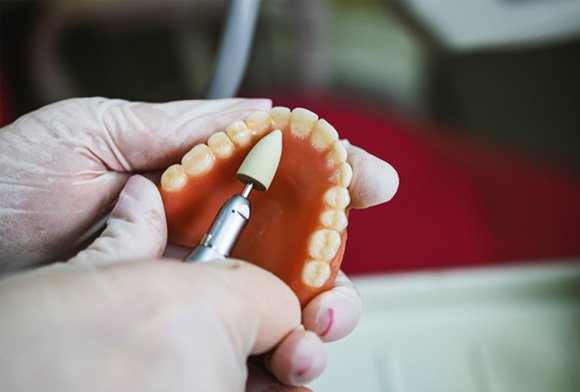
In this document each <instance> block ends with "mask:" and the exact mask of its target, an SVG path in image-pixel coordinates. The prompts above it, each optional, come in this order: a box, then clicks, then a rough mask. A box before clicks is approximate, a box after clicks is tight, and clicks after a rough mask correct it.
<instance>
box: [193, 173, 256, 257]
mask: <svg viewBox="0 0 580 392" xmlns="http://www.w3.org/2000/svg"><path fill="white" fill-rule="evenodd" d="M251 186H252V184H248V185H246V187H245V188H244V191H243V192H242V195H234V196H232V197H230V198H229V199H228V200H227V201H226V202H225V203H224V205H223V206H222V208H221V209H220V210H219V212H218V214H217V215H216V217H215V219H214V221H213V223H212V224H211V227H210V228H209V230H208V232H207V233H206V234H205V236H204V237H203V239H202V240H201V242H200V244H199V245H198V246H197V247H196V248H195V249H194V250H193V251H192V252H191V253H190V254H189V256H187V258H186V259H185V260H186V261H188V262H194V261H195V262H206V261H210V260H216V259H223V258H225V257H229V255H230V254H231V252H232V250H233V249H234V246H235V245H236V242H237V241H238V238H239V237H240V235H241V234H242V231H243V229H244V227H245V226H246V224H247V223H248V220H249V219H250V207H251V203H250V201H249V200H248V199H247V195H248V194H249V190H250V189H251ZM248 188H249V189H248ZM244 195H245V196H244Z"/></svg>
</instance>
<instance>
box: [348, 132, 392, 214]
mask: <svg viewBox="0 0 580 392" xmlns="http://www.w3.org/2000/svg"><path fill="white" fill-rule="evenodd" d="M343 143H344V145H345V147H346V150H347V152H348V163H350V165H351V166H352V171H353V179H352V183H351V185H350V195H351V206H352V207H353V208H367V207H372V206H375V205H377V204H381V203H385V202H387V201H389V200H391V199H392V198H393V196H395V193H396V192H397V189H398V188H399V175H398V174H397V172H396V171H395V169H394V168H393V167H392V166H391V165H389V164H388V163H387V162H385V161H383V160H381V159H379V158H377V157H375V156H374V155H371V154H369V153H368V152H366V151H365V150H363V149H361V148H359V147H355V146H353V145H351V144H350V143H349V142H348V141H347V140H343Z"/></svg>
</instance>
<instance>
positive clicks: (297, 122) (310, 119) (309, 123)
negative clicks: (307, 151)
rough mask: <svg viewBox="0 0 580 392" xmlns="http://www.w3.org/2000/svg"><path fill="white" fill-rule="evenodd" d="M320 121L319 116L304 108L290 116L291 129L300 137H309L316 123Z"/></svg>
mask: <svg viewBox="0 0 580 392" xmlns="http://www.w3.org/2000/svg"><path fill="white" fill-rule="evenodd" d="M317 120H318V115H317V114H316V113H313V112H311V111H310V110H306V109H303V108H296V109H294V110H292V114H291V115H290V128H291V130H292V134H293V135H294V136H298V137H302V138H303V137H307V136H308V135H309V134H310V132H312V128H314V123H315V122H316V121H317Z"/></svg>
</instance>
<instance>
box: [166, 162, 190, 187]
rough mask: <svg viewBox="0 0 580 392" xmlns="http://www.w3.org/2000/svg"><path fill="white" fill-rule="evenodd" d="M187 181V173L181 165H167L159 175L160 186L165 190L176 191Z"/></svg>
mask: <svg viewBox="0 0 580 392" xmlns="http://www.w3.org/2000/svg"><path fill="white" fill-rule="evenodd" d="M186 183H187V175H186V174H185V171H184V170H183V166H181V165H177V164H176V165H171V166H169V167H168V168H167V169H166V170H165V171H164V172H163V175H161V187H162V188H163V190H164V191H167V192H177V191H179V190H181V189H182V188H183V187H184V186H185V184H186Z"/></svg>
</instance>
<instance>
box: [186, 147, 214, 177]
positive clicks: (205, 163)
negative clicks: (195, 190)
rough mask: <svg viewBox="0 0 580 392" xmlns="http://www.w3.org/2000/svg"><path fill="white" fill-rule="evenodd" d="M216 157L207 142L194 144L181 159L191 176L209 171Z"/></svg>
mask: <svg viewBox="0 0 580 392" xmlns="http://www.w3.org/2000/svg"><path fill="white" fill-rule="evenodd" d="M214 161H215V157H214V156H213V154H212V152H211V150H210V148H209V147H208V146H207V145H205V144H198V145H196V146H194V147H193V148H192V149H191V150H189V152H188V153H187V154H185V155H184V156H183V158H182V159H181V164H182V165H183V168H184V169H185V172H186V173H187V174H189V175H190V176H199V175H202V174H204V173H207V172H208V171H209V170H210V169H211V168H212V167H213V164H214Z"/></svg>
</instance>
